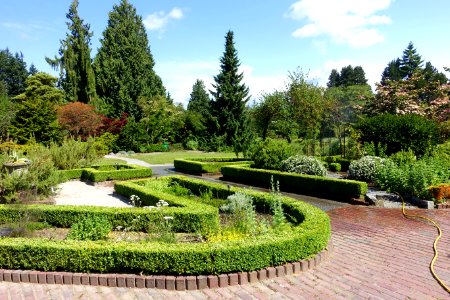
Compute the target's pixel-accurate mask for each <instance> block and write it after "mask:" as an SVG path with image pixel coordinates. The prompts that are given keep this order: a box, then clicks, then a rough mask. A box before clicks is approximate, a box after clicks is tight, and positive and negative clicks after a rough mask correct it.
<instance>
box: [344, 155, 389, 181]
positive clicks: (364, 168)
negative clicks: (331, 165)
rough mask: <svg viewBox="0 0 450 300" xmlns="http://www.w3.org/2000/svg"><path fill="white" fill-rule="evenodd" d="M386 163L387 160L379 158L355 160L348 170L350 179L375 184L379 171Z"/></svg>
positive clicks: (367, 157) (365, 157)
mask: <svg viewBox="0 0 450 300" xmlns="http://www.w3.org/2000/svg"><path fill="white" fill-rule="evenodd" d="M386 161H387V160H386V159H384V158H381V157H377V156H364V157H362V158H360V159H358V160H354V161H352V162H351V164H350V167H349V169H348V178H350V179H355V180H361V181H365V182H373V181H375V178H376V175H377V172H378V170H379V169H380V167H381V166H382V165H383V164H385V163H386Z"/></svg>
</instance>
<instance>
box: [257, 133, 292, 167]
mask: <svg viewBox="0 0 450 300" xmlns="http://www.w3.org/2000/svg"><path fill="white" fill-rule="evenodd" d="M292 154H293V150H292V148H291V146H290V145H289V144H288V142H287V141H285V140H273V139H266V140H265V141H261V140H260V141H255V143H254V144H253V145H252V147H251V149H250V158H251V160H252V161H253V162H254V163H255V167H256V168H260V169H270V170H280V169H281V162H282V161H283V160H285V159H287V158H288V157H290V156H292Z"/></svg>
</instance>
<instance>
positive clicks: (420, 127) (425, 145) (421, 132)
mask: <svg viewBox="0 0 450 300" xmlns="http://www.w3.org/2000/svg"><path fill="white" fill-rule="evenodd" d="M356 128H357V129H358V130H359V131H360V133H361V137H360V141H361V142H362V143H365V142H367V143H371V142H372V143H373V144H374V145H375V152H376V154H377V155H380V153H379V149H378V145H384V146H386V155H391V154H393V153H396V152H399V151H401V150H405V151H407V150H408V149H411V150H412V151H413V152H414V154H415V155H417V156H419V157H420V156H423V155H424V154H426V153H428V152H430V151H431V150H432V148H433V147H434V146H435V145H436V144H437V142H438V138H439V131H438V127H437V125H436V123H435V122H434V121H430V120H428V119H426V118H425V117H421V116H419V115H415V114H410V115H391V114H382V115H378V116H375V117H370V118H366V119H363V120H361V121H360V122H359V123H358V124H357V125H356Z"/></svg>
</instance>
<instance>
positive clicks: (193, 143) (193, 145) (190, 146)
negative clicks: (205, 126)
mask: <svg viewBox="0 0 450 300" xmlns="http://www.w3.org/2000/svg"><path fill="white" fill-rule="evenodd" d="M186 150H198V141H197V140H188V141H187V142H186Z"/></svg>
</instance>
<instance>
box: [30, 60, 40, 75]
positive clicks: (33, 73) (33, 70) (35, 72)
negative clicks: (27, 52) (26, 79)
mask: <svg viewBox="0 0 450 300" xmlns="http://www.w3.org/2000/svg"><path fill="white" fill-rule="evenodd" d="M37 73H39V70H38V69H37V68H36V66H35V65H34V64H33V63H32V64H31V65H30V68H29V69H28V75H29V76H33V75H36V74H37Z"/></svg>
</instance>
